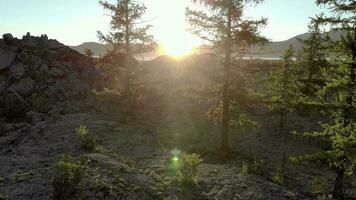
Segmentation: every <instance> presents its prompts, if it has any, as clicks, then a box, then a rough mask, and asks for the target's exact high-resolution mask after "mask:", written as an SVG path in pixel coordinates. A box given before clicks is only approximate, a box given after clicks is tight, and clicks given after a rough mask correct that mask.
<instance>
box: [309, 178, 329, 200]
mask: <svg viewBox="0 0 356 200" xmlns="http://www.w3.org/2000/svg"><path fill="white" fill-rule="evenodd" d="M310 192H311V193H312V194H313V195H315V196H321V195H325V194H326V193H327V184H326V182H325V180H323V179H322V178H320V177H316V178H315V179H314V181H313V183H312V185H311V186H310Z"/></svg>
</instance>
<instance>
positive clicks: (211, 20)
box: [186, 0, 267, 152]
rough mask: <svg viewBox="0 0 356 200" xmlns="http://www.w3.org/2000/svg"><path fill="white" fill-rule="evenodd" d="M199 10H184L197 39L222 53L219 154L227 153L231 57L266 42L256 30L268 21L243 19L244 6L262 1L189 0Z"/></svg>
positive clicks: (229, 118) (228, 149)
mask: <svg viewBox="0 0 356 200" xmlns="http://www.w3.org/2000/svg"><path fill="white" fill-rule="evenodd" d="M192 1H193V3H195V4H197V5H198V6H202V7H203V9H201V10H192V9H187V12H186V16H187V19H188V21H189V23H190V25H191V27H192V32H193V33H194V34H196V35H197V36H199V37H201V38H202V39H205V40H207V41H209V42H211V43H212V44H214V46H215V49H216V50H217V51H219V52H222V54H223V63H224V64H223V65H224V67H223V70H222V74H223V77H222V79H221V80H220V81H219V82H218V83H217V84H218V85H219V86H221V89H220V92H219V93H221V94H222V97H221V145H220V149H221V151H222V152H229V151H230V147H229V127H230V122H231V103H232V99H231V91H232V89H231V86H232V85H233V83H232V81H231V80H232V77H231V74H232V71H233V70H232V65H233V60H234V59H233V58H234V56H236V55H237V57H238V56H241V55H242V53H243V52H245V51H246V47H249V46H251V45H254V44H258V43H263V42H266V41H267V40H266V39H265V38H263V37H262V36H261V35H260V33H259V28H260V27H261V26H264V25H265V24H266V23H267V20H266V19H264V18H262V19H260V20H246V19H244V18H243V13H244V12H243V11H244V7H245V5H246V4H259V3H261V2H262V1H261V0H248V1H243V0H219V1H218V0H213V1H212V0H192Z"/></svg>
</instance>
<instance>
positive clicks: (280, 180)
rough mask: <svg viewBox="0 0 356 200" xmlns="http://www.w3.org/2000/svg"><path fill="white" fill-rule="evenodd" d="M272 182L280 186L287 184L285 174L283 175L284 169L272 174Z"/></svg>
mask: <svg viewBox="0 0 356 200" xmlns="http://www.w3.org/2000/svg"><path fill="white" fill-rule="evenodd" d="M272 181H273V182H275V183H277V184H278V185H284V183H285V174H284V173H283V170H282V169H280V168H278V169H277V170H276V171H275V172H274V173H273V174H272Z"/></svg>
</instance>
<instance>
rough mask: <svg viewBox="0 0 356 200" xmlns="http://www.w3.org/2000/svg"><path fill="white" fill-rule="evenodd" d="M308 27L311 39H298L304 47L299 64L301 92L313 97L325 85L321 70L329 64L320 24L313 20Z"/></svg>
mask: <svg viewBox="0 0 356 200" xmlns="http://www.w3.org/2000/svg"><path fill="white" fill-rule="evenodd" d="M308 27H309V33H310V37H308V38H307V39H304V40H303V39H300V38H297V39H298V41H299V42H300V43H302V45H303V49H302V50H301V52H300V55H301V58H300V60H301V62H300V63H299V69H300V70H299V76H300V80H299V81H300V82H301V84H302V85H301V87H302V88H301V90H302V92H303V94H304V95H306V96H308V97H311V96H314V94H315V92H316V91H317V90H318V89H320V86H322V84H323V80H322V79H321V69H322V67H326V66H327V65H328V62H327V60H326V56H325V53H326V48H327V47H326V45H325V38H323V35H322V32H321V30H320V26H319V24H318V23H316V22H315V20H314V19H312V22H311V23H310V24H309V26H308Z"/></svg>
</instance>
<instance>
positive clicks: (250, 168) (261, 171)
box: [241, 159, 267, 176]
mask: <svg viewBox="0 0 356 200" xmlns="http://www.w3.org/2000/svg"><path fill="white" fill-rule="evenodd" d="M241 171H242V173H243V174H255V175H258V176H267V163H266V162H265V161H264V160H258V159H255V160H254V161H253V162H252V163H248V162H246V161H243V162H242V167H241Z"/></svg>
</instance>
